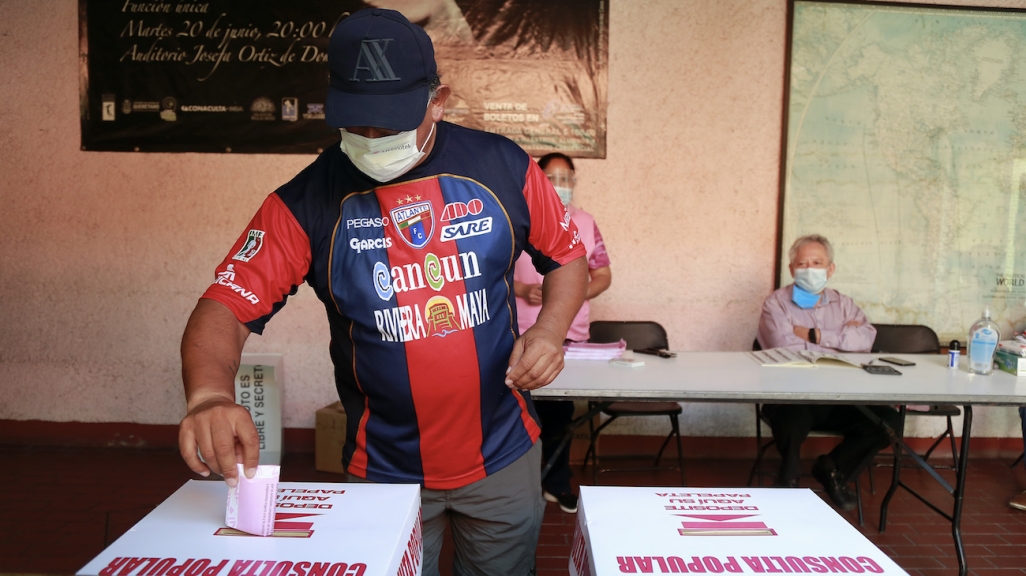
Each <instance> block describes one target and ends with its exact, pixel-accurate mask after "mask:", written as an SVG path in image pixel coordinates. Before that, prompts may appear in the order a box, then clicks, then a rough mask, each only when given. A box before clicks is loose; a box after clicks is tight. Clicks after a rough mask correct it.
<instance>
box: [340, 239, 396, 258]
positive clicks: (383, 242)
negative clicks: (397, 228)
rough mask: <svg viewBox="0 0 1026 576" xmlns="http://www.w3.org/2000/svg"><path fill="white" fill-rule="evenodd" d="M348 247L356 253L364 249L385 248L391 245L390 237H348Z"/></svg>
mask: <svg viewBox="0 0 1026 576" xmlns="http://www.w3.org/2000/svg"><path fill="white" fill-rule="evenodd" d="M349 247H350V248H352V249H353V250H355V251H356V253H357V254H359V253H360V252H364V251H366V250H385V249H388V248H391V247H392V239H391V238H389V237H388V236H385V237H384V238H350V239H349Z"/></svg>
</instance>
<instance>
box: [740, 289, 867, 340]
mask: <svg viewBox="0 0 1026 576" xmlns="http://www.w3.org/2000/svg"><path fill="white" fill-rule="evenodd" d="M793 286H794V284H789V285H787V286H784V287H783V288H780V289H779V290H777V291H775V292H774V293H772V294H770V296H769V298H766V301H765V302H763V304H762V316H761V317H760V318H759V346H762V348H763V350H766V349H768V348H790V349H791V350H812V351H813V352H869V350H870V349H871V348H872V347H873V341H874V340H876V328H874V327H873V325H872V324H870V323H869V319H868V318H866V314H865V313H864V312H863V311H862V309H861V308H859V307H858V306H857V305H856V304H855V302H854V301H853V300H852V299H851V298H849V297H847V296H845V295H843V294H841V293H840V292H838V291H837V290H833V289H831V288H825V289H824V290H823V292H822V293H821V294H820V299H819V302H816V305H815V306H814V307H812V308H809V309H807V310H806V309H803V308H799V307H798V305H797V304H795V303H794V302H793V301H792V300H791V289H792V287H793ZM853 320H855V321H858V322H861V324H860V325H858V326H845V324H847V323H848V322H851V321H853ZM795 326H801V327H803V328H815V329H816V342H817V343H816V344H812V343H811V342H806V341H805V340H802V339H801V338H799V337H798V336H796V335H795V333H794V327H795Z"/></svg>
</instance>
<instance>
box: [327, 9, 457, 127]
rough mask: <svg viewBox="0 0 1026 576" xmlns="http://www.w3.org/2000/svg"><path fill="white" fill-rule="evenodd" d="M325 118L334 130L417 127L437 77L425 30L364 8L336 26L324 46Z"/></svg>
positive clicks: (401, 18) (398, 16) (403, 19)
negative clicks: (327, 71)
mask: <svg viewBox="0 0 1026 576" xmlns="http://www.w3.org/2000/svg"><path fill="white" fill-rule="evenodd" d="M328 66H329V67H330V68H331V75H330V80H329V86H328V100H327V103H326V104H327V107H326V118H327V122H328V125H329V126H331V127H332V128H345V127H346V126H369V127H373V128H384V129H387V130H399V131H407V130H413V129H415V128H416V127H417V126H420V124H421V122H423V121H424V113H425V112H426V111H427V106H428V92H429V88H428V86H429V84H430V83H431V81H432V80H434V79H435V78H436V77H437V76H438V69H437V67H436V66H435V49H434V47H433V46H432V44H431V38H429V37H428V35H427V33H426V32H424V29H423V28H421V27H420V26H417V25H416V24H413V23H411V22H410V21H409V20H407V19H406V17H405V16H403V15H402V14H400V13H399V12H396V11H395V10H386V9H384V8H367V9H364V10H360V11H358V12H354V13H353V14H352V15H350V16H349V17H347V18H345V19H343V20H342V21H341V22H339V24H338V26H336V27H335V31H334V32H333V33H332V35H331V42H330V43H329V44H328Z"/></svg>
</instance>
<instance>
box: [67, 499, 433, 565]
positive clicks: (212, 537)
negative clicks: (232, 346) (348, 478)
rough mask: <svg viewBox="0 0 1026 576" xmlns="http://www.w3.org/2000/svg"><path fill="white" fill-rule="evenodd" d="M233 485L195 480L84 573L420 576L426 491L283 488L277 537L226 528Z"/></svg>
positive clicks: (278, 515) (277, 515)
mask: <svg viewBox="0 0 1026 576" xmlns="http://www.w3.org/2000/svg"><path fill="white" fill-rule="evenodd" d="M227 498H228V487H227V486H226V485H225V483H224V482H223V481H206V480H190V481H189V482H187V483H186V484H185V485H184V486H182V487H181V488H179V489H178V491H177V492H175V493H174V494H172V495H171V497H170V498H168V499H167V500H165V501H164V502H163V503H162V504H161V505H160V506H158V507H157V508H156V509H155V510H154V511H153V512H151V513H150V514H148V515H147V516H146V517H145V518H143V519H142V520H141V521H139V523H138V524H136V525H135V526H133V527H132V528H131V529H130V530H129V531H128V532H126V533H125V534H124V535H123V536H122V537H121V538H118V539H117V541H115V542H114V543H113V544H111V545H110V547H109V548H107V549H106V550H104V551H103V552H102V553H100V555H99V556H97V557H96V558H94V559H93V560H92V561H91V562H89V563H88V564H86V565H85V567H83V568H82V569H81V570H79V572H78V574H80V575H100V576H147V575H149V576H317V575H320V576H385V575H388V576H416V575H418V574H420V573H421V564H422V561H423V544H422V539H421V522H420V486H418V485H416V484H363V483H353V484H333V483H299V482H281V483H279V484H278V501H277V505H276V514H275V531H274V534H273V535H272V536H266V537H261V536H251V535H248V534H244V533H241V532H238V531H236V530H232V529H230V528H228V527H227V526H226V525H225V520H224V518H225V505H226V503H227Z"/></svg>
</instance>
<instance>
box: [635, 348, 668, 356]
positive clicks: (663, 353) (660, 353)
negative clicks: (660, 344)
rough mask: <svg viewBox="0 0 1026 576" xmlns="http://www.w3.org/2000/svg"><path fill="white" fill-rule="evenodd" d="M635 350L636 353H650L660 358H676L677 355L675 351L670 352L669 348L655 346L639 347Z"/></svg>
mask: <svg viewBox="0 0 1026 576" xmlns="http://www.w3.org/2000/svg"><path fill="white" fill-rule="evenodd" d="M635 352H637V353H638V354H651V355H653V356H658V357H660V358H676V357H677V353H676V352H670V351H669V350H659V349H656V348H641V349H640V350H635Z"/></svg>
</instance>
